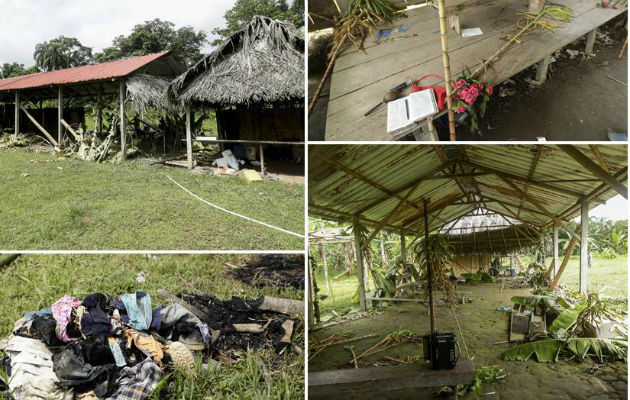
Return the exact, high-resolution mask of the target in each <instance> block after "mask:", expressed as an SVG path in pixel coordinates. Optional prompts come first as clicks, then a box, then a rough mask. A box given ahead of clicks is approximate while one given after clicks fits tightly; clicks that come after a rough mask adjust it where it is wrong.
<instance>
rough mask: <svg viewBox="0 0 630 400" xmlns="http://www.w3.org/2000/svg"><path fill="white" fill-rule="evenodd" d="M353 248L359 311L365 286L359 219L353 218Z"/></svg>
mask: <svg viewBox="0 0 630 400" xmlns="http://www.w3.org/2000/svg"><path fill="white" fill-rule="evenodd" d="M353 231H354V248H355V253H356V258H357V265H356V269H357V282H358V283H359V306H360V308H361V311H365V310H366V307H365V286H364V282H363V254H362V252H361V235H360V234H359V219H358V218H355V219H354V225H353Z"/></svg>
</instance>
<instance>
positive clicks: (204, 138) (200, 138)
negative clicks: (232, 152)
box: [195, 136, 305, 145]
mask: <svg viewBox="0 0 630 400" xmlns="http://www.w3.org/2000/svg"><path fill="white" fill-rule="evenodd" d="M195 140H196V141H197V142H217V143H251V144H280V145H283V144H284V145H289V144H290V145H304V144H305V142H295V141H291V142H282V141H279V140H242V139H215V138H213V137H211V136H197V137H195Z"/></svg>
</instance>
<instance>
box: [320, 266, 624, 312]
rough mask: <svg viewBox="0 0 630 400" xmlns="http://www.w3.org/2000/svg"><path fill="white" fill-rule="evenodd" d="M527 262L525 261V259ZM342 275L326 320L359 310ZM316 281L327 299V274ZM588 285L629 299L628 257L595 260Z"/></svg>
mask: <svg viewBox="0 0 630 400" xmlns="http://www.w3.org/2000/svg"><path fill="white" fill-rule="evenodd" d="M523 261H525V259H524V258H523ZM550 263H551V259H548V260H547V265H550ZM579 266H580V260H579V257H577V256H574V257H571V260H570V261H569V263H568V264H567V266H566V268H565V270H564V272H563V274H562V276H561V278H560V283H564V284H566V285H568V286H569V288H570V289H573V290H578V283H579V271H580V270H579ZM340 272H341V271H332V270H331V271H329V274H330V275H329V276H330V280H331V285H332V296H331V297H327V298H325V299H323V300H320V302H319V307H320V311H321V315H322V317H324V316H325V315H326V314H329V313H330V312H331V311H332V310H335V312H337V313H342V312H345V311H346V310H348V309H350V308H356V309H358V308H359V304H358V300H352V297H354V296H355V294H356V291H357V276H356V275H355V274H354V273H352V274H350V275H344V276H342V277H339V279H333V277H334V276H336V275H339V273H340ZM315 279H316V280H317V286H318V287H319V294H320V296H322V295H325V294H326V291H325V284H324V274H323V272H321V271H318V272H317V273H316V275H315ZM588 282H589V284H588V288H589V291H592V292H598V293H599V294H601V295H605V296H610V297H621V298H626V297H627V293H628V284H627V282H628V257H626V256H619V257H617V258H614V259H611V260H608V259H604V258H599V257H597V256H593V265H592V266H591V268H590V269H589V271H588ZM370 289H371V290H374V285H373V284H372V282H371V281H370Z"/></svg>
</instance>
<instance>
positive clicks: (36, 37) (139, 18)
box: [0, 0, 236, 67]
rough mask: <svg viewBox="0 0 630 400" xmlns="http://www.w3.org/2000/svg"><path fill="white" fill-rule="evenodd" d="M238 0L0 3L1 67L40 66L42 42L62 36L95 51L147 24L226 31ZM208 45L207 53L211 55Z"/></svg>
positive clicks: (14, 0) (10, 0) (26, 0)
mask: <svg viewBox="0 0 630 400" xmlns="http://www.w3.org/2000/svg"><path fill="white" fill-rule="evenodd" d="M235 1H236V0H176V1H165V0H105V1H93V0H0V10H2V12H0V64H2V63H5V62H9V63H11V62H19V63H21V64H24V65H25V66H27V67H28V66H30V65H33V64H34V63H35V61H34V60H33V51H34V50H35V45H37V44H38V43H41V42H44V41H47V40H50V39H54V38H56V37H58V36H60V35H65V36H70V37H76V38H77V39H79V41H80V42H81V43H82V44H83V45H84V46H88V47H92V49H93V53H96V52H97V51H100V50H102V49H103V48H104V47H108V46H110V45H111V43H112V40H113V39H114V37H116V36H118V35H128V34H129V33H131V30H132V28H133V27H134V26H135V25H137V24H139V23H142V22H144V21H148V20H152V19H155V18H160V19H162V20H167V21H171V22H173V23H175V27H176V28H179V27H181V26H185V25H190V26H192V27H194V28H195V29H203V30H204V31H206V33H207V34H208V38H209V41H212V39H213V35H212V33H211V32H212V30H213V29H214V28H216V27H224V26H225V20H224V19H223V15H224V14H225V11H227V10H228V9H230V8H231V7H232V5H233V4H234V3H235ZM211 49H212V47H211V46H210V45H209V44H208V45H206V47H205V48H204V49H203V50H202V52H204V53H208V52H210V50H211Z"/></svg>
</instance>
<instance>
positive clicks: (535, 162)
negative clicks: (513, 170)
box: [516, 145, 545, 215]
mask: <svg viewBox="0 0 630 400" xmlns="http://www.w3.org/2000/svg"><path fill="white" fill-rule="evenodd" d="M544 149H545V146H542V145H540V146H538V147H537V148H536V154H535V155H534V159H533V160H532V164H531V165H530V167H529V172H528V173H527V179H528V180H532V178H533V177H534V174H535V173H536V167H537V166H538V162H539V161H540V157H541V156H542V153H543V150H544ZM527 189H529V183H525V187H524V188H523V191H524V192H525V193H527ZM524 204H525V200H524V199H521V203H520V205H519V206H518V211H517V213H516V215H521V208H522V207H523V205H524Z"/></svg>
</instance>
